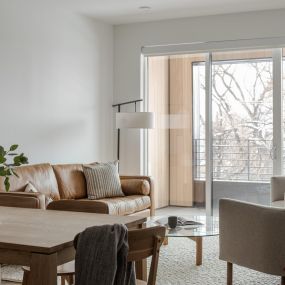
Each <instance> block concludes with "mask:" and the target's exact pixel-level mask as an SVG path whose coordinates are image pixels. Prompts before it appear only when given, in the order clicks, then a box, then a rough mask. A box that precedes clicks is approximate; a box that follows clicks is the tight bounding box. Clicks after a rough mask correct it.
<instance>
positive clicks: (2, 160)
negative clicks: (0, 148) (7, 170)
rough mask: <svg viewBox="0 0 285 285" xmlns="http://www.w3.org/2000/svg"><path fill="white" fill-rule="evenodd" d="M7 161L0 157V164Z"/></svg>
mask: <svg viewBox="0 0 285 285" xmlns="http://www.w3.org/2000/svg"><path fill="white" fill-rule="evenodd" d="M6 161H7V159H6V158H5V157H4V156H2V155H1V156H0V163H1V164H2V163H4V162H6Z"/></svg>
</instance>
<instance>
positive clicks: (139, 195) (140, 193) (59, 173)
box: [0, 163, 154, 217]
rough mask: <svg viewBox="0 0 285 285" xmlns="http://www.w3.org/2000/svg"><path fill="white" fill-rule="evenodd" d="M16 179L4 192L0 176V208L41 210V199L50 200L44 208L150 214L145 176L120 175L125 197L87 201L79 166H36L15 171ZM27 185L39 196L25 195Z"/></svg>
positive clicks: (149, 189)
mask: <svg viewBox="0 0 285 285" xmlns="http://www.w3.org/2000/svg"><path fill="white" fill-rule="evenodd" d="M17 173H18V175H19V178H16V177H12V178H11V181H10V182H11V188H10V191H9V192H8V193H6V192H5V190H4V184H3V178H1V177H0V206H12V207H13V206H14V207H15V206H19V205H21V207H26V208H40V209H45V208H46V207H45V196H47V197H50V198H52V200H53V201H52V202H51V203H50V204H48V206H47V209H50V210H52V209H53V210H66V211H82V212H92V213H105V214H111V215H139V216H144V217H147V216H149V215H151V214H153V211H154V210H153V203H152V195H153V187H152V181H151V178H150V177H148V176H121V177H120V178H121V184H122V190H123V192H124V194H125V195H126V196H124V197H114V198H105V199H100V200H88V198H87V190H86V181H85V177H84V174H83V168H82V164H65V165H50V164H48V163H45V164H37V165H27V166H21V167H18V168H17ZM27 182H31V183H32V184H33V185H34V186H35V187H36V189H37V190H38V191H39V192H40V193H25V192H24V190H25V187H26V185H27Z"/></svg>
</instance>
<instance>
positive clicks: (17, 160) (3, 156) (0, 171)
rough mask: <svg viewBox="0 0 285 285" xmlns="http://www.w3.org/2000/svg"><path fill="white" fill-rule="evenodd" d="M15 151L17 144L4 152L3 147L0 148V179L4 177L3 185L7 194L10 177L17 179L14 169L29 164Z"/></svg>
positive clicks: (25, 158)
mask: <svg viewBox="0 0 285 285" xmlns="http://www.w3.org/2000/svg"><path fill="white" fill-rule="evenodd" d="M17 149H18V145H17V144H13V145H11V147H10V148H9V150H5V149H4V147H3V146H0V177H4V185H5V190H6V191H7V192H8V191H9V189H10V177H11V176H16V177H19V176H18V174H17V172H16V170H15V168H16V167H17V166H21V165H22V164H28V163H29V162H28V158H27V157H26V156H25V155H24V153H20V154H18V153H16V152H15V151H16V150H17Z"/></svg>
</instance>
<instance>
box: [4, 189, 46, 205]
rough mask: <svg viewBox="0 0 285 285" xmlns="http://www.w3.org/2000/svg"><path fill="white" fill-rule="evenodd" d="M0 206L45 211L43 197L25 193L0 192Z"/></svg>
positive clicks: (38, 194) (39, 194)
mask: <svg viewBox="0 0 285 285" xmlns="http://www.w3.org/2000/svg"><path fill="white" fill-rule="evenodd" d="M0 206H5V207H19V208H33V209H45V195H44V194H41V193H27V192H0Z"/></svg>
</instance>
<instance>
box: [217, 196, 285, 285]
mask: <svg viewBox="0 0 285 285" xmlns="http://www.w3.org/2000/svg"><path fill="white" fill-rule="evenodd" d="M219 212H220V214H219V215H220V259H221V260H224V261H226V262H227V269H228V270H227V284H228V285H230V284H232V279H233V264H237V265H240V266H243V267H247V268H250V269H253V270H256V271H260V272H263V273H267V274H272V275H276V276H281V280H282V285H284V284H285V242H284V240H285V227H284V225H285V209H280V208H274V207H266V206H261V205H255V204H250V203H244V202H241V201H236V200H230V199H221V200H220V207H219Z"/></svg>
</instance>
